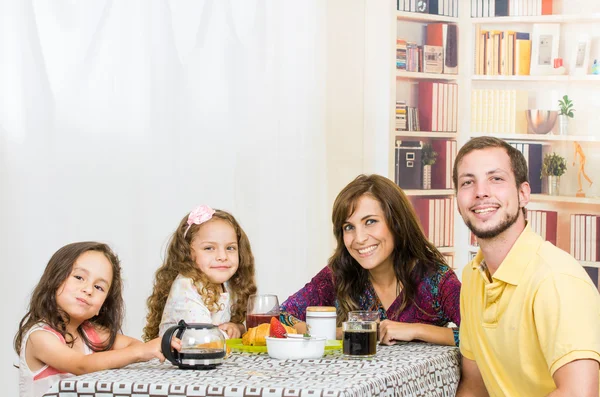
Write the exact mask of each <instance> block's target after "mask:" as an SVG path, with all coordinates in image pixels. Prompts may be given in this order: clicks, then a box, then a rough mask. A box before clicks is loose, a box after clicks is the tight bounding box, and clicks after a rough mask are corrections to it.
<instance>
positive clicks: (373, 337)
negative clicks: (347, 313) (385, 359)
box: [342, 321, 377, 358]
mask: <svg viewBox="0 0 600 397" xmlns="http://www.w3.org/2000/svg"><path fill="white" fill-rule="evenodd" d="M342 335H343V336H342V344H343V352H344V356H346V357H355V358H356V357H371V356H374V355H375V353H377V323H376V322H375V321H346V322H345V323H342Z"/></svg>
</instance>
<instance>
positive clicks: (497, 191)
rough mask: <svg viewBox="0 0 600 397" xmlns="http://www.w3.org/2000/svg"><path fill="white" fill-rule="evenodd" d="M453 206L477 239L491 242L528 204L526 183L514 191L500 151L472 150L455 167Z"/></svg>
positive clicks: (503, 152) (508, 167) (509, 169)
mask: <svg viewBox="0 0 600 397" xmlns="http://www.w3.org/2000/svg"><path fill="white" fill-rule="evenodd" d="M457 173H458V187H457V194H456V199H457V205H458V211H459V213H460V214H461V216H462V218H463V220H464V221H465V224H466V225H467V227H468V228H469V229H470V230H471V231H472V232H473V234H474V235H475V236H477V238H479V239H493V238H495V237H497V236H499V235H500V234H502V233H503V232H504V231H506V230H508V229H509V228H510V227H511V226H513V225H514V224H515V223H516V222H517V220H518V219H519V217H520V216H522V210H521V208H523V207H524V206H526V205H527V203H528V202H529V192H530V188H529V183H527V182H525V183H523V184H522V185H521V186H520V188H518V189H517V186H516V182H515V175H514V173H513V171H512V167H511V164H510V158H509V157H508V154H507V153H506V150H504V149H503V148H488V149H482V150H474V151H472V152H470V153H469V154H467V155H466V156H464V157H463V159H462V160H461V162H460V163H459V165H458V167H457Z"/></svg>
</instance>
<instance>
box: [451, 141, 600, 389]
mask: <svg viewBox="0 0 600 397" xmlns="http://www.w3.org/2000/svg"><path fill="white" fill-rule="evenodd" d="M453 181H454V186H455V189H456V197H457V205H458V210H459V213H460V214H461V216H462V218H463V220H464V222H465V223H466V224H467V226H468V228H469V229H471V231H472V232H473V234H475V236H476V237H477V241H478V242H479V246H480V250H479V252H478V253H477V256H476V257H475V259H473V261H472V262H471V263H470V264H468V265H467V266H466V267H465V269H464V271H463V285H462V290H461V296H460V311H461V317H462V321H461V327H460V350H461V353H462V356H463V357H462V376H461V381H460V384H459V387H458V392H457V396H487V395H491V396H545V395H550V396H563V395H564V396H594V397H596V396H598V395H600V391H599V370H600V364H599V363H600V294H599V293H598V290H597V289H596V287H595V286H594V285H593V283H592V281H591V280H590V278H589V277H588V275H587V273H586V272H585V270H584V269H583V267H582V266H581V265H580V264H579V263H578V262H577V261H576V260H575V259H574V258H573V257H572V256H570V255H569V254H567V253H566V252H564V251H562V250H560V249H558V248H556V247H555V246H553V245H552V244H550V243H548V242H545V241H543V240H542V238H541V237H540V236H538V235H537V234H535V233H534V232H533V231H532V230H531V228H530V227H529V226H528V225H527V222H526V220H525V211H526V210H525V206H526V205H527V203H528V202H529V196H530V190H531V189H530V187H529V182H528V181H527V164H526V163H525V158H524V157H523V155H522V154H521V153H520V152H519V151H518V150H516V149H515V148H513V147H512V146H510V145H509V144H507V143H506V142H504V141H503V140H500V139H496V138H493V137H479V138H474V139H471V140H470V141H469V142H467V144H466V145H464V146H463V147H462V148H461V149H460V151H459V153H458V155H457V157H456V162H455V164H454V170H453Z"/></svg>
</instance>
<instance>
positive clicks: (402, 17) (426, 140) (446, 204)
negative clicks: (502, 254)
mask: <svg viewBox="0 0 600 397" xmlns="http://www.w3.org/2000/svg"><path fill="white" fill-rule="evenodd" d="M458 23H459V18H458V17H452V16H444V15H433V14H423V13H416V12H404V11H395V12H394V26H395V28H396V29H395V31H396V35H395V37H394V46H393V48H394V52H395V54H396V56H398V54H399V52H400V51H404V49H405V47H402V50H399V49H398V48H399V47H397V45H398V40H404V41H405V42H406V48H407V49H406V58H404V59H403V61H402V62H401V64H402V66H400V67H398V66H399V65H398V64H395V65H393V67H394V71H393V76H394V81H393V93H394V94H393V95H392V97H393V99H394V101H393V103H392V104H391V106H392V114H393V115H394V117H392V120H391V126H390V131H391V132H390V135H389V136H390V139H389V142H390V144H389V147H390V155H389V167H388V175H389V177H390V179H392V180H395V181H396V182H397V183H398V184H399V185H400V186H401V187H402V188H403V190H404V192H405V193H406V194H407V196H408V197H409V199H410V200H411V202H412V204H413V206H414V207H415V210H416V212H417V215H418V216H419V219H420V221H421V224H422V226H423V229H424V231H425V234H426V235H427V236H428V238H429V239H430V240H431V241H432V242H433V243H434V244H435V245H436V246H437V247H438V249H439V250H440V252H441V253H442V254H443V255H444V256H445V257H446V259H447V261H448V264H449V265H450V266H452V267H455V265H458V263H457V262H456V261H455V258H454V254H455V252H456V249H455V246H454V241H455V236H454V229H455V227H454V222H455V219H456V217H457V215H456V214H455V212H456V210H455V201H454V190H453V188H452V183H451V169H452V163H453V156H454V155H455V153H456V150H457V146H458V145H457V137H458V133H457V130H458V128H457V127H458V124H459V122H458V121H459V114H460V111H459V106H458V103H459V102H458V97H459V93H458V84H457V80H459V78H460V76H459V74H458V71H460V69H459V70H458V71H457V70H455V69H454V68H452V67H451V66H448V68H447V69H446V73H442V72H440V73H431V72H423V69H424V67H425V66H424V63H425V62H426V59H427V57H426V55H422V54H423V53H424V48H423V46H424V45H427V44H431V45H433V44H434V43H437V40H442V38H441V37H438V36H437V32H438V31H437V30H436V29H440V30H439V31H440V32H441V31H442V30H441V29H446V34H447V36H444V37H448V35H450V34H449V33H447V32H448V29H449V28H447V27H446V28H444V27H443V26H442V25H441V24H450V25H453V26H454V27H457V26H458ZM428 25H431V26H430V28H429V37H428V34H427V33H428V28H427V26H428ZM450 29H453V28H450ZM459 34H460V32H459ZM412 45H414V46H415V47H416V46H419V47H418V50H417V51H420V52H421V56H422V57H423V58H426V59H425V60H422V61H421V65H420V68H419V67H417V69H418V70H414V69H413V70H414V71H409V70H406V69H410V68H411V67H410V66H409V65H408V64H409V62H410V59H413V60H414V59H415V58H409V55H408V52H409V51H410V50H409V49H408V48H413V50H414V48H415V47H411V46H412ZM455 55H456V57H458V53H455ZM396 61H397V62H398V59H397V58H396ZM442 64H443V61H440V66H442ZM444 66H445V64H444V65H443V66H442V67H444ZM458 67H459V68H460V62H459V65H458ZM450 72H452V73H450ZM427 90H429V92H427ZM436 93H438V94H439V97H440V98H443V100H440V101H439V102H438V101H437V99H436V100H435V104H434V99H433V98H437V96H436ZM399 102H402V103H404V105H398V104H399ZM438 105H439V106H438ZM398 106H404V108H402V109H399V108H398ZM408 108H417V110H416V111H413V112H414V113H413V114H416V115H418V116H417V117H418V119H419V124H420V125H419V126H418V129H419V130H411V129H417V128H416V127H417V126H416V125H412V126H409V125H408V119H409V118H410V115H409V113H410V111H409V110H408ZM425 108H427V110H428V112H429V114H428V116H427V117H425V118H424V117H423V115H422V112H423V111H424V109H425ZM398 111H400V112H403V111H405V113H403V114H404V117H406V125H404V124H403V126H402V127H399V125H398V123H397V120H396V116H397V114H398ZM438 112H439V114H438ZM425 120H428V121H427V122H425ZM428 127H432V128H428ZM421 129H423V131H421ZM407 141H408V143H409V144H410V143H412V142H419V143H420V144H423V145H424V144H431V145H432V146H433V149H434V150H435V151H436V152H437V153H438V157H437V159H436V163H435V164H434V165H432V166H431V169H432V175H435V176H432V184H431V186H430V188H427V189H424V188H423V186H422V178H423V177H422V176H421V177H420V178H421V179H420V182H419V183H418V185H419V186H415V183H413V182H414V181H411V182H410V183H408V184H407V182H406V180H405V177H404V176H405V175H407V173H411V172H412V171H411V170H410V169H409V168H408V165H407V166H406V167H404V168H401V166H400V163H403V162H405V163H406V164H407V163H408V162H409V160H408V157H407V156H409V155H410V154H407V153H408V151H410V149H406V150H407V152H405V151H404V148H403V147H402V145H404V144H406V143H407ZM417 150H421V148H419V149H417ZM417 156H418V155H417ZM400 158H402V161H401V160H400ZM406 164H404V165H406ZM413 165H416V166H417V167H419V168H421V165H422V164H421V161H420V157H419V158H417V159H416V161H415V164H413ZM440 175H441V176H440ZM403 178H404V179H403ZM461 265H464V264H461Z"/></svg>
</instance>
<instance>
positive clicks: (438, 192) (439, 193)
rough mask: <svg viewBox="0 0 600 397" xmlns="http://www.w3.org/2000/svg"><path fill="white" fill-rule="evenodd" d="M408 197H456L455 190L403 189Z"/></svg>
mask: <svg viewBox="0 0 600 397" xmlns="http://www.w3.org/2000/svg"><path fill="white" fill-rule="evenodd" d="M402 190H403V191H404V193H405V194H406V195H407V196H454V189H427V190H422V189H402Z"/></svg>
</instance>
